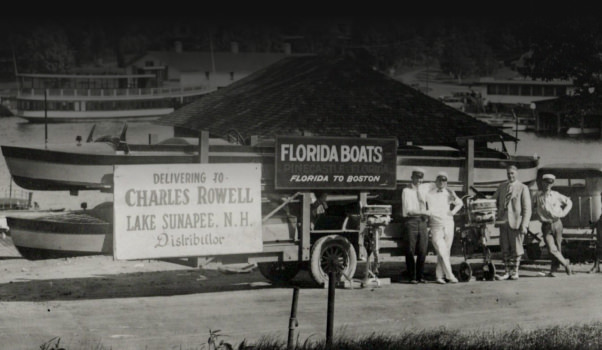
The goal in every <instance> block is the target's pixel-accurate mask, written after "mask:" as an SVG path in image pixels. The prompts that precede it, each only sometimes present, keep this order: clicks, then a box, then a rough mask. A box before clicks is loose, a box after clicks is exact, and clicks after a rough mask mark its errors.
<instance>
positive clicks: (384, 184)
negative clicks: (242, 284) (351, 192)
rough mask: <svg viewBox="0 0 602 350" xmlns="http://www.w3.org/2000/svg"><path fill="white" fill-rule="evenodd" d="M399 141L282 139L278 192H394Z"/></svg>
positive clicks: (278, 145) (278, 144)
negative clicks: (287, 190) (319, 190)
mask: <svg viewBox="0 0 602 350" xmlns="http://www.w3.org/2000/svg"><path fill="white" fill-rule="evenodd" d="M396 162H397V140H396V139H393V138H390V139H378V138H359V137H358V138H347V137H307V136H286V137H285V136H282V137H278V138H277V139H276V164H275V169H276V175H275V178H276V183H275V187H276V188H277V189H394V188H395V186H396V182H395V181H396Z"/></svg>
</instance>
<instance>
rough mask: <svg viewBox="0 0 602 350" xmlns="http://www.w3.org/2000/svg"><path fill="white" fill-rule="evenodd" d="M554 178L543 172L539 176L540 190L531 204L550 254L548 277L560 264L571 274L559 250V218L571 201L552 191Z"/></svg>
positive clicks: (566, 210) (566, 212)
mask: <svg viewBox="0 0 602 350" xmlns="http://www.w3.org/2000/svg"><path fill="white" fill-rule="evenodd" d="M555 180H556V177H555V176H554V175H553V174H544V175H543V176H542V178H541V188H542V190H540V191H537V193H535V196H534V197H533V206H534V207H535V209H536V212H537V216H539V221H541V232H542V234H543V237H544V241H545V242H546V245H547V247H548V250H549V252H550V254H551V255H552V264H551V267H550V272H549V273H548V276H549V277H555V275H554V273H555V272H556V271H557V270H558V267H559V266H560V265H561V264H562V266H564V269H565V271H566V274H567V275H571V274H572V271H571V267H570V264H569V261H568V260H567V259H565V258H564V257H563V256H562V252H561V249H562V247H561V242H562V230H563V226H562V221H561V220H560V219H561V218H563V217H565V216H566V215H567V214H568V213H569V211H571V208H572V207H573V202H572V201H571V199H570V198H569V197H567V196H565V195H563V194H561V193H558V192H556V191H552V186H553V185H554V181H555Z"/></svg>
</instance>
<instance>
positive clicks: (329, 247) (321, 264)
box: [310, 235, 357, 286]
mask: <svg viewBox="0 0 602 350" xmlns="http://www.w3.org/2000/svg"><path fill="white" fill-rule="evenodd" d="M356 267H357V255H356V253H355V248H353V245H351V243H349V241H348V240H347V239H346V238H345V237H342V236H338V235H331V236H325V237H322V238H320V239H318V240H317V241H316V243H314V245H313V247H312V249H311V266H310V275H311V278H312V279H313V280H314V282H316V283H317V284H318V285H321V286H323V285H326V284H327V282H328V274H329V273H330V271H331V270H332V269H335V271H336V272H337V276H340V277H339V278H340V280H344V279H345V276H344V275H346V276H348V277H349V278H353V275H354V274H355V269H356Z"/></svg>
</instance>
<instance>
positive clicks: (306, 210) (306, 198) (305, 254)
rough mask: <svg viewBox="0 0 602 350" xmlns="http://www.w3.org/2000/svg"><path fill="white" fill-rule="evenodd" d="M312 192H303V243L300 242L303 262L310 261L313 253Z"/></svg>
mask: <svg viewBox="0 0 602 350" xmlns="http://www.w3.org/2000/svg"><path fill="white" fill-rule="evenodd" d="M310 204H311V192H303V209H302V212H301V213H302V215H301V216H302V218H301V237H300V238H301V242H299V243H300V244H299V250H300V252H299V253H300V254H299V255H300V256H301V261H308V260H309V254H310V252H311V249H310V248H311V242H310V235H309V231H310V227H311V226H310V225H311V223H310V221H311V217H310V213H311V207H310Z"/></svg>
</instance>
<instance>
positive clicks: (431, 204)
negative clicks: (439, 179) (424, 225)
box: [426, 188, 463, 226]
mask: <svg viewBox="0 0 602 350" xmlns="http://www.w3.org/2000/svg"><path fill="white" fill-rule="evenodd" d="M426 202H427V205H428V210H429V213H430V217H429V218H430V221H429V223H430V225H431V226H438V225H449V224H453V222H454V217H453V214H452V211H451V209H450V205H451V204H453V205H454V207H456V206H460V207H461V206H462V205H463V204H462V200H461V199H460V198H458V196H457V195H456V193H455V192H454V191H452V190H449V189H446V188H444V189H442V190H439V189H438V188H434V189H432V190H430V191H429V192H428V194H427V196H426ZM458 210H459V209H458Z"/></svg>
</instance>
